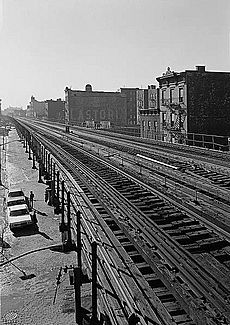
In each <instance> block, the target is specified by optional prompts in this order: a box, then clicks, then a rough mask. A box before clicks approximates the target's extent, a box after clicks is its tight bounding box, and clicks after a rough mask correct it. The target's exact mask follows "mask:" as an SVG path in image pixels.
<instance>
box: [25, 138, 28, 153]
mask: <svg viewBox="0 0 230 325" xmlns="http://www.w3.org/2000/svg"><path fill="white" fill-rule="evenodd" d="M25 141H26V153H28V141H27V138H26V139H25Z"/></svg>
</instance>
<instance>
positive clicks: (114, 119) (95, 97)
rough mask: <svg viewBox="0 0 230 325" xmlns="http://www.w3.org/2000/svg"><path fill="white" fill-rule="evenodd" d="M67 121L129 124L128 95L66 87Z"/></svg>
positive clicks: (96, 124)
mask: <svg viewBox="0 0 230 325" xmlns="http://www.w3.org/2000/svg"><path fill="white" fill-rule="evenodd" d="M65 116H66V122H69V123H74V124H78V125H94V126H95V127H101V126H102V125H111V126H116V125H119V126H125V125H126V124H127V109H126V96H125V95H124V94H122V93H120V92H103V91H93V90H92V86H91V85H89V84H88V85H86V87H85V91H82V90H72V89H70V88H68V87H66V89H65Z"/></svg>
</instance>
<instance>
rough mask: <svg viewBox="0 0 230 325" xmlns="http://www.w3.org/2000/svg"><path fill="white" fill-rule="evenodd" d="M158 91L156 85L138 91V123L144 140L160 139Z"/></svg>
mask: <svg viewBox="0 0 230 325" xmlns="http://www.w3.org/2000/svg"><path fill="white" fill-rule="evenodd" d="M158 91H159V90H158V89H157V88H156V86H155V85H150V86H148V89H139V90H137V107H138V122H139V124H140V133H141V137H143V138H151V139H155V140H159V139H160V115H159V102H158V97H159V96H158Z"/></svg>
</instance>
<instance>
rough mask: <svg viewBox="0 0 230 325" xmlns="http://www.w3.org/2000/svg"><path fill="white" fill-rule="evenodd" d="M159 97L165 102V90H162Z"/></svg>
mask: <svg viewBox="0 0 230 325" xmlns="http://www.w3.org/2000/svg"><path fill="white" fill-rule="evenodd" d="M161 99H162V104H164V102H165V90H162V92H161Z"/></svg>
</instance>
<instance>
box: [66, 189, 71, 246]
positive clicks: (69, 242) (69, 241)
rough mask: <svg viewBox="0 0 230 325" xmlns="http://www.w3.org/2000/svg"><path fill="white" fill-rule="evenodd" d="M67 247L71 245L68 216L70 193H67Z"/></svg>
mask: <svg viewBox="0 0 230 325" xmlns="http://www.w3.org/2000/svg"><path fill="white" fill-rule="evenodd" d="M67 232H68V237H67V247H71V245H72V234H71V215H70V192H69V191H68V192H67Z"/></svg>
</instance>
